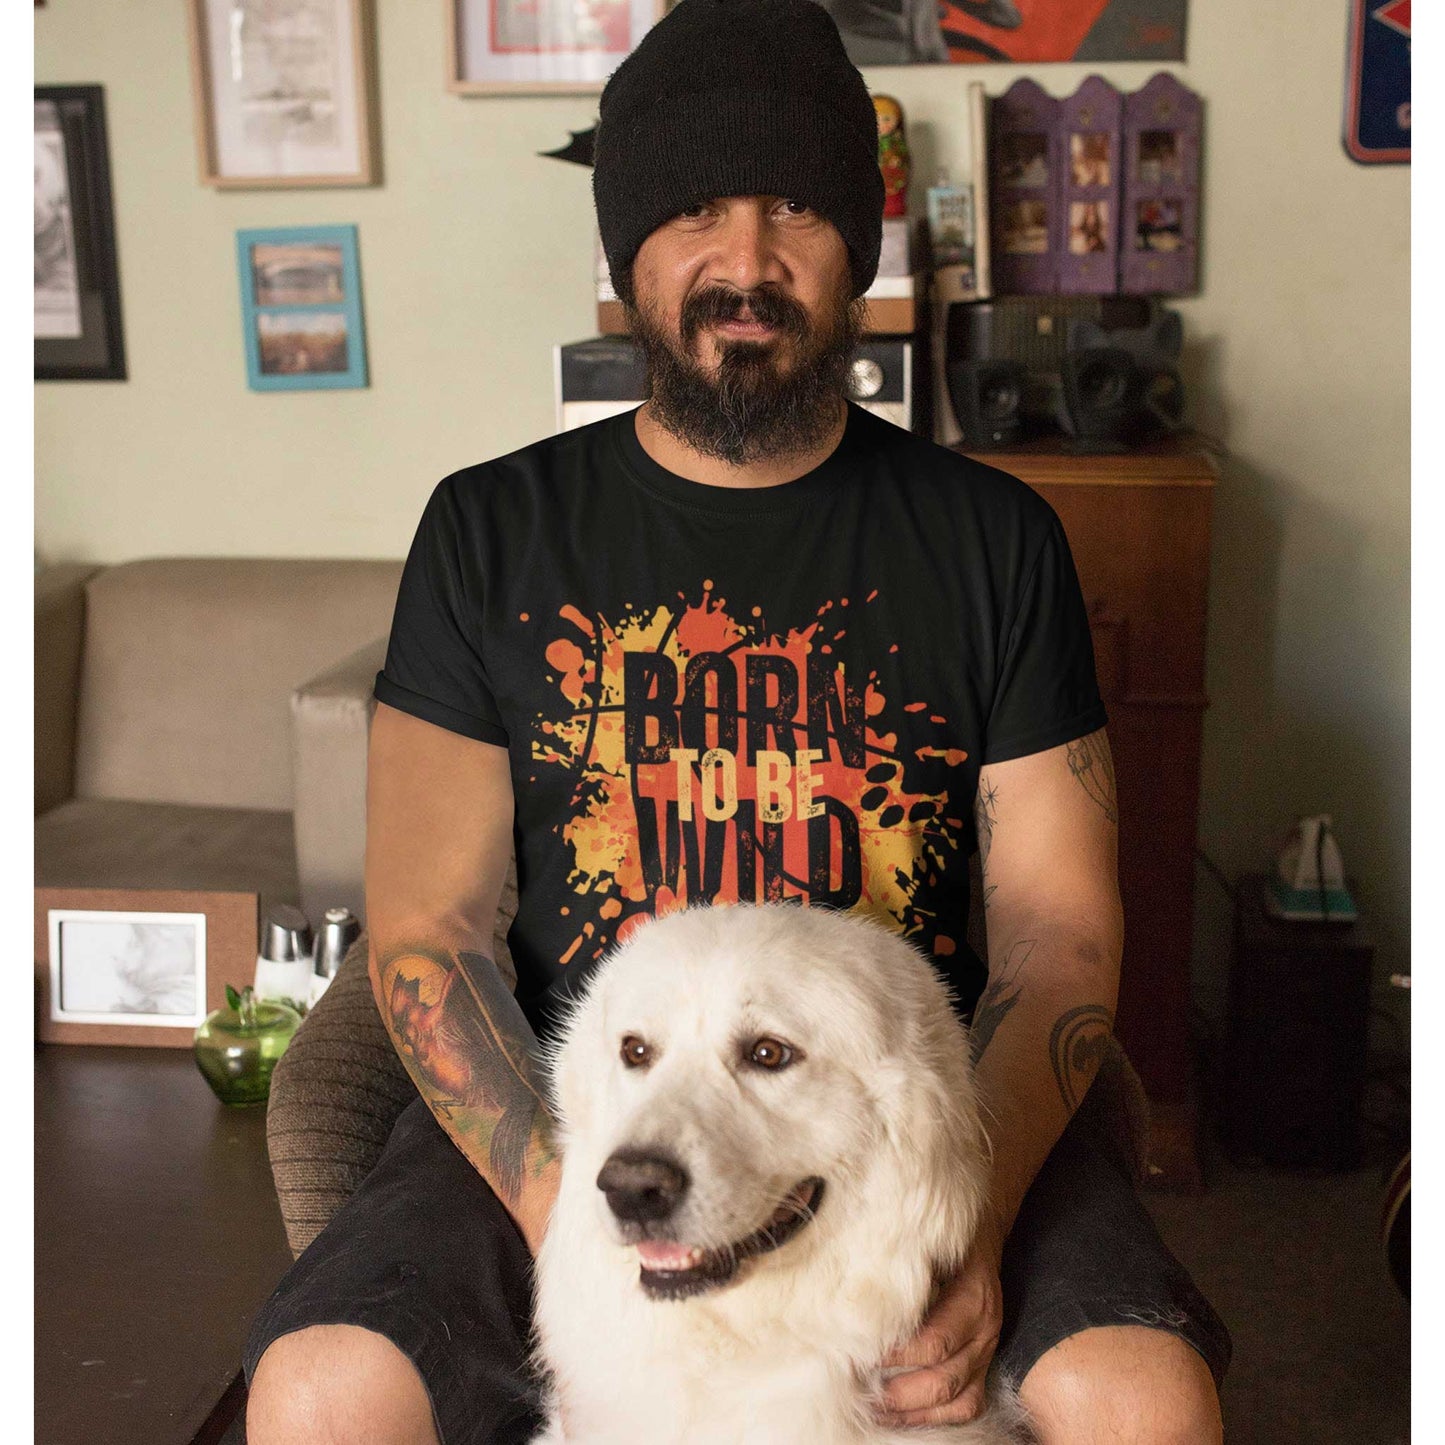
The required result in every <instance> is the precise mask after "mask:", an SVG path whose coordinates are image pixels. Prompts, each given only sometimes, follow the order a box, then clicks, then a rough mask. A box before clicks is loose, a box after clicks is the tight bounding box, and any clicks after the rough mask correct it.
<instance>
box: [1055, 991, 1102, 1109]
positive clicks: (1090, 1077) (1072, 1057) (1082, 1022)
mask: <svg viewBox="0 0 1445 1445" xmlns="http://www.w3.org/2000/svg"><path fill="white" fill-rule="evenodd" d="M1113 1028H1114V1015H1113V1014H1112V1013H1110V1012H1109V1010H1108V1009H1106V1008H1104V1007H1103V1005H1102V1004H1096V1003H1085V1004H1080V1005H1079V1006H1078V1007H1077V1008H1071V1009H1069V1010H1067V1012H1065V1013H1062V1014H1060V1015H1059V1019H1058V1022H1057V1023H1056V1024H1055V1025H1054V1028H1053V1032H1052V1033H1051V1034H1050V1035H1049V1057H1050V1059H1052V1060H1053V1065H1054V1079H1055V1080H1056V1081H1057V1083H1058V1086H1059V1093H1060V1094H1061V1095H1062V1096H1063V1100H1064V1103H1065V1105H1066V1106H1067V1107H1068V1110H1069V1112H1070V1113H1071V1114H1072V1113H1073V1112H1074V1110H1075V1109H1077V1108H1078V1107H1079V1103H1080V1101H1081V1100H1082V1099H1083V1097H1084V1094H1085V1092H1086V1091H1087V1089H1088V1087H1089V1085H1090V1084H1091V1083H1093V1081H1094V1075H1095V1073H1097V1072H1098V1067H1099V1064H1100V1062H1101V1061H1102V1060H1103V1057H1104V1052H1105V1049H1106V1048H1107V1046H1108V1042H1109V1035H1110V1034H1111V1033H1112V1032H1113Z"/></svg>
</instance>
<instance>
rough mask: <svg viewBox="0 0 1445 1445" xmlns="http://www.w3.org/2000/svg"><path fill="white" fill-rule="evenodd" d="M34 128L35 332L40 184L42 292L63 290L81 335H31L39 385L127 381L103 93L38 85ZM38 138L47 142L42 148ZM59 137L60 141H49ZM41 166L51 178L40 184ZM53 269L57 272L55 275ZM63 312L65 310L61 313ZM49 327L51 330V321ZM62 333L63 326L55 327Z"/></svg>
mask: <svg viewBox="0 0 1445 1445" xmlns="http://www.w3.org/2000/svg"><path fill="white" fill-rule="evenodd" d="M35 126H36V211H37V220H36V243H35V244H36V250H35V258H36V292H37V328H36V329H37V331H39V330H40V325H39V321H38V313H39V310H40V306H39V297H40V291H41V279H42V231H41V219H40V212H41V209H42V204H41V203H42V194H41V192H42V184H43V183H44V184H46V185H47V186H48V187H49V192H48V194H47V196H46V197H45V203H46V206H47V207H48V208H49V210H50V212H51V225H50V226H49V227H48V228H47V235H46V239H47V241H48V242H49V243H50V244H49V245H48V246H47V255H46V256H45V258H44V260H45V263H46V266H47V267H48V269H49V272H50V275H49V276H48V278H47V280H48V285H47V288H46V289H47V292H48V295H49V297H50V298H51V299H53V298H55V297H56V296H61V297H62V298H63V296H64V294H65V292H66V291H67V290H68V291H69V292H70V293H72V294H73V299H74V302H75V313H76V321H77V323H78V334H75V335H46V336H42V335H36V337H35V379H36V381H124V380H125V379H126V367H125V341H124V336H123V334H122V330H121V315H120V269H119V265H118V262H117V258H116V246H115V212H114V207H113V202H112V196H111V184H110V152H109V148H108V144H107V139H106V126H105V92H104V88H103V87H102V86H99V85H37V86H36V87H35ZM42 132H43V133H45V135H46V139H45V142H44V145H43V146H42ZM57 132H58V140H57V139H55V138H53V137H54V136H55V135H56V133H57ZM62 156H63V172H64V179H65V183H66V189H67V195H66V197H65V199H64V200H63V201H62V202H61V203H60V204H62V205H66V206H68V211H69V215H68V221H69V236H68V238H67V237H66V236H64V234H63V232H64V223H65V220H66V217H64V216H60V217H58V218H57V216H56V215H55V212H56V210H57V205H56V197H55V193H56V178H57V175H58V171H59V169H60V167H58V165H57V163H58V161H59V160H60V158H61V157H62ZM43 163H47V164H50V165H51V167H52V169H51V173H50V175H49V176H48V177H47V178H45V180H44V182H43V181H42V169H43ZM66 239H68V240H69V242H70V256H69V258H68V260H69V263H70V265H71V267H72V268H73V281H72V280H70V279H69V278H68V277H67V276H65V275H64V274H63V270H64V267H65V265H66V260H67V258H66V257H65V256H64V255H63V254H61V255H60V256H59V258H58V261H57V257H56V254H55V248H56V247H58V246H61V245H62V244H63V242H64V241H65V240H66ZM57 265H58V266H59V268H60V269H61V274H60V275H59V276H58V277H57V274H56V268H57ZM62 309H63V307H62ZM52 324H55V323H54V322H52ZM59 324H60V325H61V327H62V328H63V327H64V325H66V324H67V323H65V322H61V323H59Z"/></svg>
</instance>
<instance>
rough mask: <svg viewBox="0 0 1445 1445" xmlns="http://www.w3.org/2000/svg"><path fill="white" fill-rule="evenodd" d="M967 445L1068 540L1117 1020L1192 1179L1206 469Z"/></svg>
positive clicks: (1186, 454) (1156, 457) (1190, 457)
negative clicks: (1093, 689) (1109, 833)
mask: <svg viewBox="0 0 1445 1445" xmlns="http://www.w3.org/2000/svg"><path fill="white" fill-rule="evenodd" d="M971 454H972V455H976V456H978V457H979V459H980V460H982V461H986V462H988V463H989V464H990V465H992V466H996V467H1000V468H1002V469H1003V470H1004V471H1008V472H1012V473H1013V474H1014V475H1015V476H1017V477H1020V478H1022V479H1023V480H1024V481H1025V482H1027V483H1028V484H1029V485H1030V486H1031V487H1033V488H1034V490H1035V491H1037V492H1039V493H1040V494H1041V495H1042V496H1043V497H1045V498H1046V499H1047V500H1048V501H1049V503H1050V504H1051V505H1052V506H1053V508H1054V510H1055V511H1056V512H1057V513H1058V514H1059V519H1060V521H1061V522H1062V523H1063V525H1064V531H1065V532H1066V533H1067V535H1068V538H1069V546H1070V548H1071V549H1072V551H1073V555H1074V563H1075V566H1076V567H1077V569H1078V573H1079V582H1080V585H1081V586H1082V588H1083V592H1084V599H1085V602H1086V603H1087V605H1088V609H1089V621H1090V625H1091V630H1092V633H1093V639H1094V654H1095V665H1096V670H1097V673H1098V678H1099V688H1100V691H1101V692H1102V693H1103V697H1104V704H1105V706H1106V707H1107V709H1108V712H1109V742H1110V746H1111V748H1112V750H1113V754H1114V763H1115V772H1116V774H1117V779H1118V789H1119V889H1120V893H1121V895H1122V897H1123V902H1124V934H1125V937H1124V961H1123V970H1122V977H1121V981H1120V991H1119V1008H1118V1014H1117V1017H1116V1024H1115V1029H1116V1033H1117V1035H1118V1037H1119V1039H1120V1041H1121V1042H1122V1043H1123V1045H1124V1048H1125V1050H1126V1052H1127V1053H1128V1055H1129V1057H1130V1059H1131V1060H1132V1061H1133V1063H1134V1066H1135V1068H1136V1069H1138V1071H1139V1074H1140V1076H1141V1077H1142V1078H1143V1080H1144V1085H1145V1087H1146V1089H1147V1090H1148V1092H1149V1098H1150V1102H1151V1104H1152V1106H1153V1116H1154V1124H1153V1134H1152V1141H1151V1159H1150V1173H1151V1176H1152V1177H1153V1179H1154V1181H1155V1182H1156V1183H1157V1184H1159V1185H1160V1186H1162V1187H1171V1188H1178V1189H1197V1188H1199V1187H1200V1179H1199V1163H1198V1150H1197V1130H1196V1122H1195V1119H1196V1110H1195V1098H1194V1055H1193V1050H1192V1047H1191V1044H1190V1030H1189V1006H1190V1004H1189V1001H1190V989H1189V961H1190V952H1191V946H1192V941H1193V896H1194V886H1193V885H1194V848H1195V839H1196V836H1197V826H1198V819H1199V766H1200V748H1201V737H1202V732H1203V720H1204V709H1205V707H1206V706H1207V705H1208V701H1207V699H1206V697H1205V694H1204V642H1205V621H1206V607H1207V598H1208V587H1209V529H1210V513H1211V506H1212V502H1213V496H1214V484H1215V478H1216V469H1215V466H1214V463H1213V460H1212V458H1211V457H1210V455H1209V454H1208V452H1207V451H1206V450H1205V449H1204V448H1203V446H1202V445H1201V444H1200V443H1199V442H1198V441H1197V440H1196V439H1192V438H1188V437H1185V438H1179V439H1175V440H1173V441H1170V442H1168V443H1163V444H1161V445H1159V446H1158V447H1157V448H1155V449H1152V450H1147V451H1136V452H1130V453H1128V454H1127V455H1124V456H1071V455H1065V454H1062V453H1061V452H1059V451H1058V450H1057V449H1054V450H1045V449H1042V448H1039V449H1035V448H1028V449H1020V450H1016V451H1010V452H995V453H988V454H984V453H971Z"/></svg>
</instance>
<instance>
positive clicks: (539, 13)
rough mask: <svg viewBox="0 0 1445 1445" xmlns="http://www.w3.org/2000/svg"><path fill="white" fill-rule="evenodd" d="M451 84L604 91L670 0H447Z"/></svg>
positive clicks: (478, 91)
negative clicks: (612, 75)
mask: <svg viewBox="0 0 1445 1445" xmlns="http://www.w3.org/2000/svg"><path fill="white" fill-rule="evenodd" d="M444 4H445V5H446V20H447V89H448V90H451V91H453V92H455V93H457V94H459V95H502V94H510V95H548V94H572V95H587V94H594V95H595V94H597V93H599V92H600V91H601V89H602V87H603V85H604V84H605V83H606V80H607V77H608V76H609V75H611V74H612V72H613V71H614V70H616V69H617V67H618V66H619V65H620V64H621V63H622V61H623V59H624V58H625V57H626V56H627V55H628V54H629V53H630V52H631V51H632V50H633V49H635V48H636V46H637V44H638V42H639V41H641V39H642V37H643V36H644V35H646V34H647V32H648V31H649V30H650V29H651V28H652V27H653V25H655V24H656V23H657V21H659V20H660V19H662V16H663V13H664V12H665V11H666V10H668V9H669V8H670V5H669V0H444Z"/></svg>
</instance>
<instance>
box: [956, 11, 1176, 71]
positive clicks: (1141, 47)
mask: <svg viewBox="0 0 1445 1445" xmlns="http://www.w3.org/2000/svg"><path fill="white" fill-rule="evenodd" d="M1110 3H1111V0H982V3H980V0H939V4H938V14H939V24H940V28H941V29H942V32H943V41H944V44H945V45H946V46H947V48H948V58H949V59H950V60H953V61H990V60H992V61H1014V62H1023V61H1043V60H1072V59H1073V58H1074V57H1075V56H1076V55H1077V54H1078V51H1079V47H1080V46H1081V45H1082V44H1083V41H1084V38H1085V37H1086V36H1087V35H1088V34H1089V32H1090V31H1091V30H1093V29H1094V27H1095V25H1096V24H1097V23H1098V21H1099V20H1100V18H1101V17H1102V16H1103V15H1104V13H1105V11H1107V10H1108V9H1109V6H1110ZM1153 9H1154V14H1153V15H1152V17H1151V16H1149V15H1148V13H1147V11H1146V14H1145V15H1143V16H1139V15H1135V16H1132V17H1131V18H1130V19H1129V20H1128V22H1127V24H1126V25H1125V26H1124V27H1122V28H1123V34H1122V35H1121V36H1120V37H1119V39H1118V41H1117V42H1116V43H1117V44H1118V46H1119V53H1118V54H1117V55H1115V56H1113V57H1112V58H1115V59H1120V60H1127V59H1130V58H1132V57H1134V56H1138V57H1139V58H1145V57H1148V58H1155V59H1161V58H1164V57H1165V55H1166V54H1171V53H1172V54H1176V55H1178V56H1182V55H1183V53H1184V52H1183V40H1184V36H1183V25H1182V21H1183V5H1182V4H1180V5H1177V6H1176V5H1173V4H1161V5H1158V6H1155V7H1153ZM1081 58H1087V59H1101V58H1104V57H1102V56H1100V55H1097V54H1090V55H1088V56H1086V57H1081Z"/></svg>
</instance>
